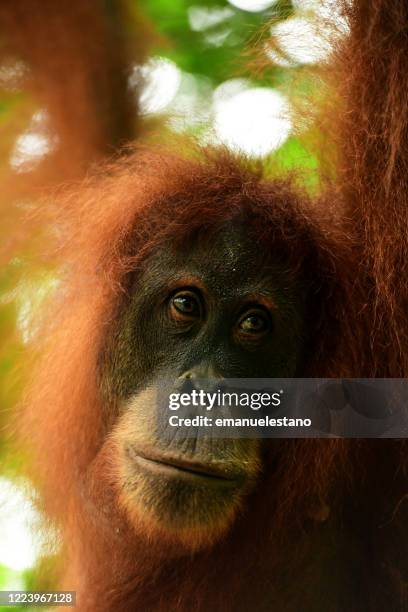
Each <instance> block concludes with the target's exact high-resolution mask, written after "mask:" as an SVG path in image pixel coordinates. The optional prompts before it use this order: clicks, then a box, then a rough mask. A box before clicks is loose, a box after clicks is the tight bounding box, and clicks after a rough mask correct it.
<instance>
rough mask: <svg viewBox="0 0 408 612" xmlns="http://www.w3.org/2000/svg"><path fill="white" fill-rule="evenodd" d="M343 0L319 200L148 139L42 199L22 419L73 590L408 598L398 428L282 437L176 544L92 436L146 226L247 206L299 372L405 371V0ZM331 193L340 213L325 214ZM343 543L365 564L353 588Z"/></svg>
mask: <svg viewBox="0 0 408 612" xmlns="http://www.w3.org/2000/svg"><path fill="white" fill-rule="evenodd" d="M344 11H345V13H346V14H347V16H348V18H349V23H350V35H349V36H347V37H346V39H345V40H344V41H343V42H341V43H340V45H339V47H338V49H336V52H335V54H334V59H333V64H332V68H331V70H332V73H333V75H334V76H335V78H336V89H337V92H338V94H339V97H340V100H341V101H342V105H343V107H342V112H341V113H339V112H338V111H337V115H340V117H338V116H336V121H335V122H334V123H335V126H336V138H338V141H337V142H338V149H339V161H338V168H336V170H337V172H336V184H335V185H330V186H329V187H328V189H327V191H326V192H325V193H324V194H323V195H322V196H321V198H320V199H319V201H318V202H311V201H310V200H309V199H308V198H307V196H305V195H304V194H300V195H299V193H298V192H297V191H296V189H295V188H294V187H293V185H292V184H291V182H290V180H287V179H285V180H274V181H269V182H268V181H265V180H264V179H263V177H262V175H261V174H260V173H259V172H256V171H254V170H253V169H252V168H250V167H249V166H248V165H247V164H246V163H245V162H243V161H242V160H241V161H239V160H236V159H235V158H234V157H232V156H231V155H229V154H226V153H225V152H223V151H221V152H211V151H210V152H209V153H208V154H207V155H205V156H204V157H203V158H201V159H190V160H183V159H180V158H179V157H177V156H175V155H172V154H164V153H162V152H160V151H158V152H153V153H149V152H146V151H143V150H142V151H136V152H135V153H134V154H133V155H128V156H127V157H126V160H125V161H120V162H118V163H117V164H111V165H109V166H108V167H106V168H104V170H103V172H101V174H100V175H99V176H96V177H95V178H92V179H89V180H87V181H86V182H85V183H84V184H82V185H80V186H79V188H78V189H77V190H75V189H74V190H73V191H72V192H70V193H69V194H68V195H64V196H63V198H62V200H61V201H59V202H58V207H55V210H56V211H57V212H56V214H55V216H54V215H53V210H54V209H53V208H52V207H49V206H47V209H46V210H47V215H49V216H50V217H51V218H50V219H49V221H50V223H49V227H50V228H51V229H50V232H51V233H52V236H51V234H50V236H49V237H51V238H52V240H53V242H54V244H55V242H56V243H57V247H56V249H55V252H54V256H55V259H56V261H57V262H58V263H59V274H60V286H59V288H58V290H57V291H56V292H55V295H53V298H52V304H51V306H50V308H49V309H45V310H44V313H45V314H44V323H43V325H42V326H41V329H40V331H39V332H38V333H37V334H36V336H35V338H34V340H33V344H34V354H35V359H36V360H37V361H38V365H36V367H35V369H34V374H33V376H32V384H31V387H30V389H29V391H28V393H27V399H26V402H25V405H24V409H23V413H22V417H21V423H22V430H23V434H22V435H23V438H24V443H25V444H26V447H27V448H28V449H29V457H30V461H31V475H32V478H33V479H34V481H35V482H36V483H37V486H38V488H39V490H40V491H41V493H42V496H43V499H44V504H45V509H46V511H47V513H48V514H49V516H51V517H52V518H53V519H54V520H55V521H56V522H57V524H58V525H59V526H60V528H61V529H62V533H63V541H64V550H63V557H64V559H65V561H66V563H65V565H66V566H67V568H64V570H63V571H64V575H65V579H64V581H63V585H64V586H66V587H70V588H76V589H77V590H78V591H79V592H80V593H81V608H82V609H83V610H94V609H98V607H100V600H98V597H99V598H100V597H102V596H103V597H104V605H105V609H107V610H128V609H131V608H132V606H133V607H134V608H135V609H143V610H155V611H160V610H163V611H165V610H169V609H171V610H180V611H183V612H184V611H186V610H190V609H194V610H202V611H204V610H248V609H254V608H256V609H257V610H258V609H259V610H266V609H278V610H299V609H306V610H308V609H310V610H312V609H317V605H320V608H321V609H322V608H324V609H327V610H342V609H355V610H361V609H366V610H373V611H374V610H378V609H386V606H387V605H388V604H389V601H390V598H391V601H393V602H394V601H400V602H403V603H404V604H405V603H406V587H404V584H406V580H407V574H406V561H405V559H406V554H404V551H405V553H406V544H407V536H406V533H405V532H406V530H405V529H404V522H405V521H404V516H403V511H404V503H403V501H404V499H405V496H406V474H405V471H404V467H405V463H406V461H405V459H404V454H405V452H406V449H405V445H404V444H402V443H400V442H397V441H395V442H393V441H387V440H376V441H373V442H368V441H353V442H349V441H342V440H335V439H329V440H287V441H283V442H282V443H281V444H280V445H279V446H278V447H277V453H274V454H273V457H272V456H271V457H270V458H269V459H267V460H266V463H265V469H264V475H263V478H262V481H261V483H260V486H259V487H258V488H257V490H256V491H255V492H254V493H253V494H252V495H251V497H250V498H249V499H248V504H247V508H246V509H245V511H243V512H242V514H241V516H239V517H238V519H237V521H236V523H235V524H234V526H233V528H232V529H231V531H230V533H229V534H228V536H227V537H226V538H225V539H224V540H222V541H220V542H219V543H217V544H216V545H215V546H214V548H213V549H212V550H208V551H204V552H200V553H196V554H194V555H193V556H189V557H183V556H181V557H180V558H179V559H177V560H175V559H174V558H172V559H167V558H166V555H165V552H164V551H163V550H162V549H161V547H160V543H157V542H156V543H152V545H151V546H148V547H146V544H145V543H144V542H143V540H142V539H141V538H140V537H139V535H138V534H134V533H131V532H130V531H129V528H128V526H127V525H126V519H125V518H124V517H123V516H121V515H120V512H119V511H118V510H117V508H116V506H115V497H114V492H113V489H112V487H111V482H110V480H109V479H110V471H109V457H106V456H104V455H103V454H102V455H101V454H99V455H98V451H99V450H100V449H101V447H102V443H103V441H104V440H105V439H106V437H107V436H108V435H109V427H110V426H111V422H112V421H111V417H110V418H106V414H107V410H106V407H103V405H102V400H101V398H100V394H99V390H98V384H97V381H98V360H99V356H100V351H101V347H102V346H103V342H104V339H105V338H106V335H107V334H108V333H109V330H110V326H111V324H112V321H113V319H114V317H115V312H116V310H117V308H118V307H119V305H120V303H121V300H122V299H123V296H124V295H125V294H126V288H127V282H126V281H127V278H128V276H129V274H131V273H132V272H133V271H134V270H137V269H138V267H139V266H140V265H142V262H143V259H144V257H145V256H146V255H147V254H148V253H149V252H150V250H151V249H152V248H154V247H155V246H157V245H159V244H166V242H168V241H174V240H185V239H186V238H188V237H189V236H190V235H191V234H192V233H194V231H196V230H197V229H199V228H201V227H205V228H207V229H208V228H212V227H214V228H217V227H218V226H219V224H221V223H225V222H228V220H229V219H231V218H234V215H236V214H238V213H239V211H242V209H245V210H247V211H250V212H251V214H252V215H253V219H254V223H253V225H252V227H250V228H249V230H250V231H252V232H253V233H254V235H257V236H258V237H259V242H260V245H261V246H262V248H264V249H268V248H270V249H272V252H274V253H275V252H277V251H279V252H280V253H284V257H285V260H286V261H287V262H288V270H289V273H290V274H294V275H295V278H298V279H300V280H302V281H304V282H305V284H306V285H307V286H308V287H309V301H308V310H307V325H308V327H309V330H310V334H309V337H308V338H307V340H306V349H305V355H304V369H303V371H302V373H301V374H302V375H304V376H306V375H307V376H322V377H326V376H327V377H330V376H333V377H334V376H338V377H357V376H377V377H382V376H384V377H388V376H393V377H404V376H407V375H408V361H407V360H408V357H407V355H408V351H407V348H408V346H407V334H408V326H407V316H408V315H407V313H408V308H407V307H408V304H407V297H408V294H407V280H406V278H405V269H406V263H405V261H406V246H407V232H408V229H407V228H408V223H407V221H408V219H407V211H408V207H407V203H406V198H407V187H408V185H407V181H408V173H407V170H408V168H407V167H406V165H407V163H408V161H407V160H408V152H407V151H406V138H407V130H406V122H407V112H406V111H407V105H408V97H407V95H406V94H407V86H406V74H407V71H406V67H407V66H406V64H407V61H408V60H407V57H408V37H407V24H408V14H407V11H408V9H407V8H406V5H405V0H395V2H393V3H390V2H388V1H387V0H375V1H374V2H368V0H356V1H355V2H354V3H353V4H352V5H351V6H350V5H349V4H347V6H345V8H344ZM333 202H334V203H336V204H337V203H338V205H339V207H341V210H343V211H344V218H340V216H336V217H335V219H334V218H333V216H332V208H333ZM325 208H326V211H325ZM108 412H109V411H108ZM84 491H86V492H87V493H86V494H84ZM92 500H93V501H92ZM95 500H98V502H97V503H94V501H95ZM329 507H330V510H331V514H330V520H329V522H328V523H327V527H320V524H319V521H324V520H325V519H326V518H327V515H328V512H329ZM316 525H318V526H316ZM325 525H326V523H325ZM325 537H326V539H325ZM333 549H335V553H336V554H333ZM401 551H402V552H401ZM350 557H351V558H352V560H353V563H354V565H353V568H354V567H355V566H357V565H359V564H360V565H361V566H362V567H363V569H362V570H361V576H360V577H361V580H362V582H363V585H364V586H363V587H362V593H358V595H356V592H357V591H356V587H355V585H354V583H353V580H352V577H350V576H349V575H350V573H352V571H353V568H352V569H350ZM326 564H327V567H328V568H331V570H333V572H334V574H335V583H336V585H340V586H333V590H332V591H328V593H329V598H330V597H333V600H332V601H328V600H327V598H325V596H324V592H323V589H322V581H324V579H325V578H324V575H325V574H324V571H323V568H324V567H325V566H326ZM327 571H328V572H329V573H330V570H327ZM290 572H292V575H296V576H299V582H298V583H297V587H298V588H296V587H294V586H293V584H292V583H291V580H290V579H289V578H288V576H289V573H290ZM336 580H337V582H336ZM249 587H250V588H249ZM316 588H317V589H318V590H319V589H320V591H319V592H320V595H319V594H316V593H315V589H316ZM348 594H349V595H350V596H348ZM313 597H316V599H313ZM336 597H337V599H336V601H334V600H335V598H336ZM404 598H405V599H404ZM316 602H319V604H317V603H316ZM352 606H355V607H354V608H353V607H352Z"/></svg>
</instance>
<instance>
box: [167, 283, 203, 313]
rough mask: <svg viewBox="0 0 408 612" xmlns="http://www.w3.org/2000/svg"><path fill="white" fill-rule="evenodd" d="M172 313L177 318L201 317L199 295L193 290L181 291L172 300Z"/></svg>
mask: <svg viewBox="0 0 408 612" xmlns="http://www.w3.org/2000/svg"><path fill="white" fill-rule="evenodd" d="M170 315H171V316H172V318H173V319H176V320H186V319H188V320H191V319H196V318H199V317H201V303H200V299H199V297H198V296H197V295H196V294H195V293H193V292H192V291H187V290H183V291H179V292H177V293H176V294H175V295H173V297H172V298H171V300H170Z"/></svg>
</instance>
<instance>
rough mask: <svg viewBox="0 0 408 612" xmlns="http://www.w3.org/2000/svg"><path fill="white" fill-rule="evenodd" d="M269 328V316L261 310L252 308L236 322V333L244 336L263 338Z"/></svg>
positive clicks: (270, 325) (270, 324)
mask: <svg viewBox="0 0 408 612" xmlns="http://www.w3.org/2000/svg"><path fill="white" fill-rule="evenodd" d="M271 328H272V323H271V317H270V314H269V313H268V312H267V311H266V310H264V309H263V308H253V309H251V310H249V311H246V312H245V313H244V314H243V315H242V316H241V317H240V319H239V321H238V332H239V333H241V334H244V335H246V336H254V337H259V336H263V335H265V334H267V333H268V332H269V331H270V330H271Z"/></svg>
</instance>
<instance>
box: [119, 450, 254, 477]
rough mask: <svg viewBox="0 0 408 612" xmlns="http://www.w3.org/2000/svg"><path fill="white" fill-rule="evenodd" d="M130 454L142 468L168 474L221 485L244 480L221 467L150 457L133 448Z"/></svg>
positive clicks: (129, 451) (240, 475)
mask: <svg viewBox="0 0 408 612" xmlns="http://www.w3.org/2000/svg"><path fill="white" fill-rule="evenodd" d="M128 454H129V456H130V458H131V459H132V461H134V462H135V463H136V464H138V465H139V466H140V467H144V468H150V469H152V468H153V469H156V470H157V471H161V472H162V473H165V472H168V473H169V475H170V474H171V473H173V474H176V473H179V475H185V476H191V477H193V478H201V479H203V480H204V479H206V480H213V481H214V480H215V481H219V482H220V484H221V483H224V484H233V485H236V484H237V481H239V480H242V478H243V475H242V473H240V474H237V473H234V474H233V473H229V472H227V471H226V470H223V469H222V468H220V467H217V466H212V465H207V464H202V463H195V462H190V461H184V460H182V459H175V458H173V457H172V458H167V457H161V456H155V455H150V454H149V455H148V454H145V453H144V452H141V451H136V450H135V449H134V448H133V447H129V448H128Z"/></svg>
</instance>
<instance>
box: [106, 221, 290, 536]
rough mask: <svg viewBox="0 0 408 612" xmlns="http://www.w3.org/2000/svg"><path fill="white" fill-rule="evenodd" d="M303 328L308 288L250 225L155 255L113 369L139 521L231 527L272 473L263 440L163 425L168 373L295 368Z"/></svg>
mask: <svg viewBox="0 0 408 612" xmlns="http://www.w3.org/2000/svg"><path fill="white" fill-rule="evenodd" d="M301 329H302V299H301V295H300V291H299V290H297V289H296V287H295V286H294V283H293V280H290V277H289V275H288V273H287V271H286V270H285V266H284V264H282V263H281V262H279V261H278V259H276V260H272V259H268V258H266V257H265V255H264V253H262V251H261V249H260V248H259V246H258V245H257V244H256V243H255V241H254V240H251V239H250V238H249V237H248V236H247V235H246V234H245V228H242V227H241V228H231V227H229V228H226V230H225V231H222V232H220V233H219V234H218V235H217V236H212V237H210V238H209V237H208V236H205V235H201V236H199V237H198V238H197V239H196V240H195V241H194V243H193V245H191V244H190V245H189V246H188V247H187V246H185V247H182V248H179V249H171V250H169V249H167V250H165V249H161V250H159V251H158V252H155V253H152V254H151V255H150V256H149V258H148V259H147V260H146V261H145V263H144V265H143V269H142V271H141V272H140V273H138V274H137V277H136V278H135V281H134V284H133V286H132V288H131V294H130V299H129V302H128V304H127V306H126V307H125V308H124V311H123V313H122V316H121V318H120V320H119V326H118V330H117V333H116V334H115V335H114V336H113V342H112V345H111V348H110V349H109V350H108V351H107V355H108V360H107V364H106V365H105V371H104V372H103V377H102V383H103V388H104V391H105V393H106V394H107V396H108V397H109V398H113V399H114V400H115V402H116V405H117V406H118V409H117V410H118V414H119V416H118V418H117V421H116V425H115V427H114V429H113V434H112V435H113V439H115V440H116V443H117V445H118V447H119V448H120V456H121V459H120V462H119V473H120V475H121V479H122V485H121V489H122V493H121V499H122V504H123V506H124V507H125V509H126V511H127V513H128V515H129V516H130V517H131V520H132V522H134V523H135V524H137V525H138V524H140V523H141V524H142V525H143V527H144V529H146V530H147V531H148V532H152V533H153V534H160V537H164V536H168V538H169V539H171V540H173V541H174V540H175V541H177V540H178V541H182V542H184V543H185V544H186V545H188V546H189V547H190V548H197V547H200V546H202V545H205V544H208V543H210V542H211V541H214V540H215V539H217V538H218V537H220V534H222V533H223V532H224V531H225V530H226V529H227V528H228V526H229V525H230V524H231V522H232V520H233V518H234V516H235V514H236V512H237V510H238V508H239V507H240V505H241V501H242V499H243V498H244V496H245V495H246V494H247V493H248V492H249V491H250V490H251V488H252V487H253V485H254V483H255V481H256V478H257V476H258V474H259V472H260V469H261V448H260V444H259V441H257V440H247V439H246V440H232V439H229V440H220V439H217V440H214V439H213V440H211V439H210V438H208V439H206V438H205V437H200V438H199V439H195V438H191V437H190V438H188V439H186V438H185V437H183V435H180V434H179V435H176V436H174V435H172V436H171V437H169V436H166V435H163V432H160V433H159V431H158V427H157V423H158V422H159V421H160V416H161V415H158V414H157V411H158V410H160V408H159V407H158V406H159V402H158V401H157V392H158V390H160V385H161V384H162V382H161V381H162V380H163V379H166V380H167V381H169V380H170V381H174V387H173V389H180V385H181V384H183V381H184V382H185V381H186V380H188V381H189V382H190V384H191V382H193V383H194V381H195V380H197V379H214V378H217V379H219V378H274V377H276V378H281V377H290V376H294V375H295V373H296V371H297V368H298V362H299V358H300V354H301V348H302V334H301ZM171 384H173V383H171Z"/></svg>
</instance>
